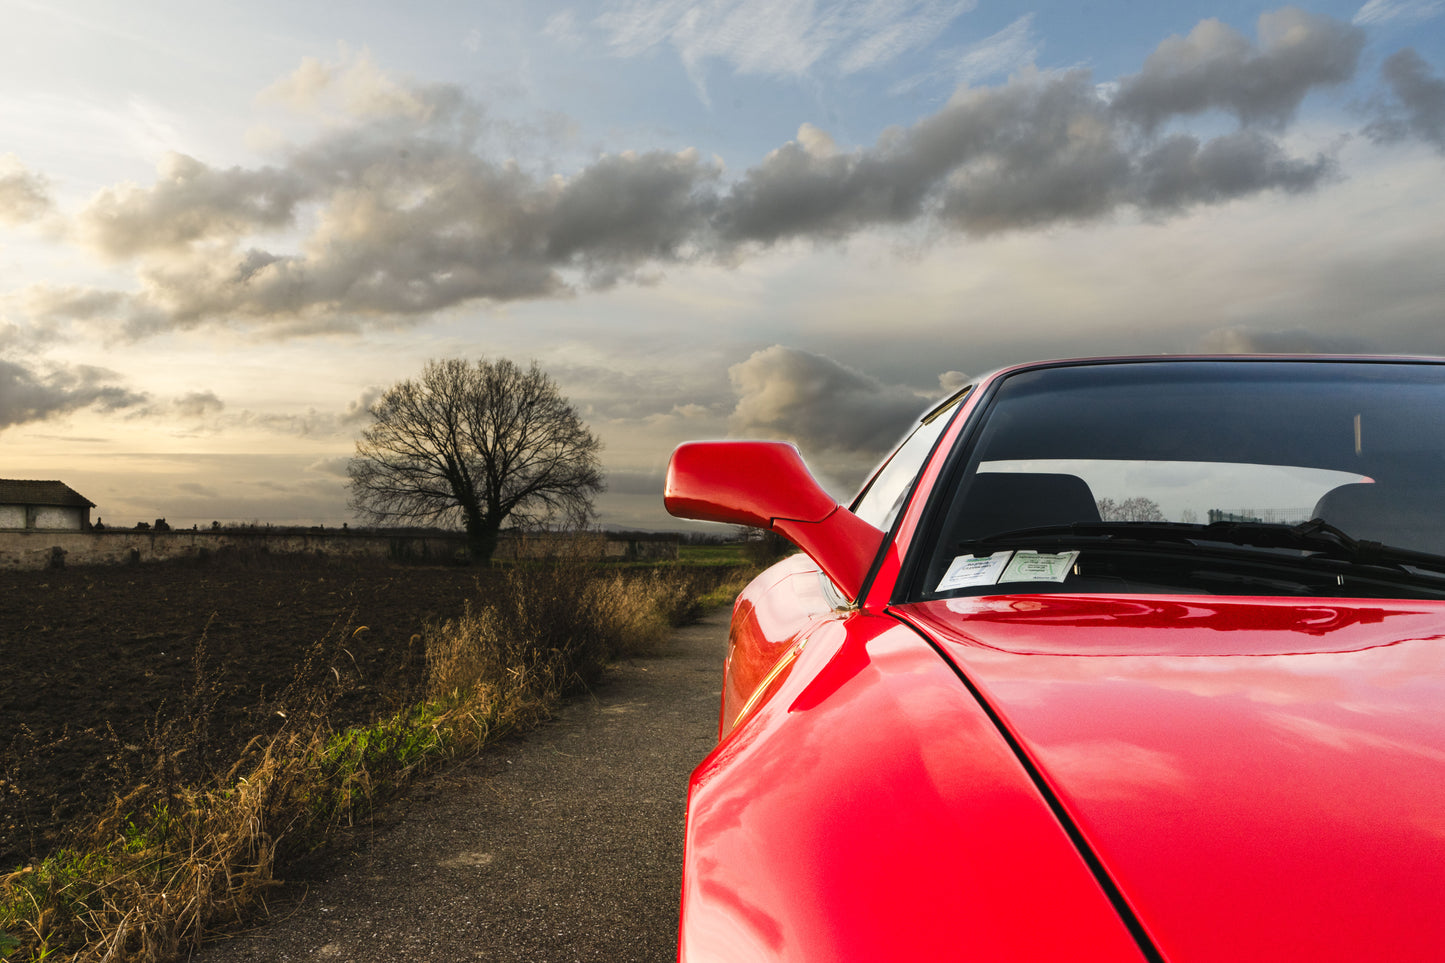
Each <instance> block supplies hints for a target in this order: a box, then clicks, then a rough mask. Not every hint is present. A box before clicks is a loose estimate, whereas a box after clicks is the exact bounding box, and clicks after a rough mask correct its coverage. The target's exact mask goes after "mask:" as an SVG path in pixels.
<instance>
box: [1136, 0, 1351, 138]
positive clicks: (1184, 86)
mask: <svg viewBox="0 0 1445 963" xmlns="http://www.w3.org/2000/svg"><path fill="white" fill-rule="evenodd" d="M1364 46H1365V32H1364V30H1362V29H1361V28H1359V27H1357V26H1354V25H1352V24H1348V23H1345V22H1343V21H1340V20H1335V19H1333V18H1331V17H1327V16H1324V15H1322V14H1316V13H1309V12H1307V11H1304V10H1300V9H1298V8H1297V7H1286V8H1284V9H1283V10H1275V11H1271V12H1268V13H1264V14H1261V15H1260V18H1259V43H1258V44H1255V43H1251V42H1250V40H1249V39H1248V38H1247V37H1245V36H1244V35H1243V34H1241V33H1239V32H1238V31H1236V30H1234V29H1233V28H1231V27H1229V26H1226V25H1225V24H1223V23H1220V22H1219V21H1218V20H1205V21H1203V22H1202V23H1200V24H1199V25H1198V26H1196V27H1195V28H1194V29H1193V30H1191V31H1190V32H1189V35H1188V36H1187V37H1177V36H1176V37H1170V38H1169V39H1167V40H1165V41H1164V42H1163V43H1161V44H1160V45H1159V46H1158V47H1157V48H1156V49H1155V50H1154V52H1153V53H1151V54H1150V55H1149V56H1148V58H1146V59H1145V61H1144V69H1143V70H1141V71H1140V72H1139V73H1137V74H1134V75H1132V76H1129V77H1125V78H1123V79H1122V80H1121V81H1120V82H1119V89H1118V92H1117V93H1116V94H1115V96H1114V100H1113V107H1114V110H1115V111H1116V112H1118V113H1119V114H1120V115H1122V116H1124V117H1127V118H1129V119H1130V120H1133V121H1135V122H1136V123H1138V124H1140V125H1141V126H1143V127H1144V128H1145V129H1146V130H1152V129H1154V128H1155V127H1156V126H1158V125H1159V124H1161V123H1163V122H1164V121H1165V120H1168V119H1169V118H1170V117H1174V116H1178V115H1187V114H1199V113H1203V112H1204V111H1207V110H1223V111H1227V112H1228V113H1231V114H1234V115H1235V116H1236V117H1238V118H1239V120H1240V121H1241V122H1242V123H1245V124H1255V123H1263V124H1269V125H1273V126H1276V127H1279V126H1283V125H1284V124H1285V123H1286V122H1287V121H1289V120H1290V119H1291V118H1292V117H1293V116H1294V112H1295V110H1296V109H1297V108H1298V107H1299V105H1300V102H1301V101H1302V100H1304V97H1305V95H1306V94H1308V93H1309V92H1310V91H1311V90H1313V89H1314V88H1316V87H1321V86H1328V85H1332V84H1340V83H1344V82H1345V81H1347V80H1349V79H1350V78H1351V77H1353V76H1354V74H1355V66H1356V64H1357V63H1358V62H1359V58H1360V51H1361V50H1362V49H1364Z"/></svg>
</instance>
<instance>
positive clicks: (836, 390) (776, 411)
mask: <svg viewBox="0 0 1445 963" xmlns="http://www.w3.org/2000/svg"><path fill="white" fill-rule="evenodd" d="M728 376H729V377H730V378H731V380H732V384H733V390H734V391H735V392H736V393H737V399H738V401H737V407H736V408H734V409H733V413H732V417H731V418H730V419H729V422H728V433H729V434H730V435H732V436H734V437H749V438H779V439H783V440H785V441H791V442H794V443H795V444H797V445H798V447H799V448H800V449H802V450H803V451H804V452H838V453H843V454H858V455H865V456H868V457H870V458H876V457H877V456H879V455H882V454H884V453H886V452H887V451H888V449H889V448H890V447H892V445H893V444H895V443H896V442H897V441H898V439H899V438H900V437H901V436H902V434H903V432H904V431H906V430H907V428H908V426H909V424H911V423H912V422H913V421H916V420H917V419H918V417H919V415H921V414H922V413H923V411H924V409H925V408H926V407H927V405H928V402H929V399H928V398H927V397H924V396H921V395H920V394H919V393H918V392H916V391H914V390H913V389H911V388H906V387H903V386H901V385H887V384H884V383H883V382H881V381H879V380H878V379H877V378H874V377H872V376H871V375H867V374H864V373H863V372H861V371H858V370H856V369H854V368H850V367H848V366H847V365H844V364H840V363H838V362H837V361H834V360H833V359H832V358H828V357H824V356H823V355H818V354H812V353H810V352H807V351H800V350H798V349H796V348H786V347H783V346H782V345H773V346H772V347H770V348H765V349H763V350H761V351H757V352H754V353H753V354H752V356H751V357H749V358H748V359H747V360H746V361H742V362H740V363H738V364H735V365H733V366H732V367H731V368H729V369H728Z"/></svg>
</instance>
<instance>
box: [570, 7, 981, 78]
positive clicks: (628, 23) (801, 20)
mask: <svg viewBox="0 0 1445 963" xmlns="http://www.w3.org/2000/svg"><path fill="white" fill-rule="evenodd" d="M975 5H976V4H975V2H974V0H833V2H821V3H820V2H816V0H704V2H702V3H691V2H681V0H624V2H621V3H616V4H614V5H613V6H612V7H611V8H610V9H608V10H607V11H605V12H604V13H602V14H601V15H600V16H598V17H597V18H596V20H595V21H594V24H595V25H596V26H597V27H599V28H600V29H601V30H602V31H603V33H604V34H605V35H606V37H607V43H608V45H609V46H610V47H611V48H612V49H613V51H614V52H615V53H616V54H618V55H619V56H624V57H633V56H638V55H640V54H643V53H646V52H648V51H650V50H652V49H654V48H656V47H660V46H664V45H666V46H670V47H672V48H673V49H674V50H676V51H677V54H678V56H679V57H680V58H681V60H682V63H683V65H684V67H686V69H687V71H688V74H689V75H690V76H691V77H692V78H693V82H694V83H695V84H696V85H697V87H698V91H699V94H700V95H701V96H702V97H703V99H704V100H706V93H705V91H704V89H703V83H702V75H703V69H704V66H705V64H706V63H707V62H709V61H719V62H722V63H724V64H726V65H727V66H729V67H731V68H732V70H734V71H735V72H737V73H740V74H761V75H767V76H775V77H799V76H803V75H805V74H808V73H809V72H811V71H813V70H815V69H817V68H821V67H825V66H826V67H828V68H832V69H835V70H836V71H837V72H838V73H840V74H851V73H856V72H858V71H862V70H868V69H872V68H876V67H880V66H882V65H884V64H888V63H891V62H893V61H894V60H897V59H898V58H900V57H902V56H903V55H905V54H908V53H912V52H914V51H917V50H920V49H923V48H924V47H927V46H928V45H929V44H931V43H932V42H933V41H934V40H935V39H936V38H937V37H938V35H939V34H940V33H942V32H943V31H944V30H945V29H946V28H947V27H948V25H949V24H950V23H952V22H953V21H954V20H956V19H957V18H958V17H960V16H962V15H963V14H964V13H966V12H968V11H969V10H972V9H973V7H974V6H975Z"/></svg>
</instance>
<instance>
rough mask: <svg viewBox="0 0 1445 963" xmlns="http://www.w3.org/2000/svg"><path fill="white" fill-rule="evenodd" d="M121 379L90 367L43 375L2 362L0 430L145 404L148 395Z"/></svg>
mask: <svg viewBox="0 0 1445 963" xmlns="http://www.w3.org/2000/svg"><path fill="white" fill-rule="evenodd" d="M118 377H119V376H118V375H117V374H116V373H115V372H113V371H107V370H106V369H104V368H95V367H91V366H89V365H75V366H72V367H52V368H51V369H49V370H48V371H46V372H44V373H41V372H38V371H36V370H33V369H31V368H28V367H26V366H24V365H21V364H19V363H18V362H14V361H7V360H5V359H3V358H0V430H4V429H5V428H9V427H12V426H14V425H22V424H26V423H28V422H35V421H45V420H46V419H49V418H54V417H57V416H60V415H65V414H69V413H71V412H73V411H79V410H80V409H82V408H97V409H99V410H101V411H116V410H118V409H121V408H130V407H134V406H137V405H142V404H144V403H145V402H146V401H147V400H148V399H147V396H146V395H144V394H140V393H138V392H135V391H131V390H130V389H128V388H124V387H121V386H120V385H118V384H116V383H115V381H116V379H117V378H118Z"/></svg>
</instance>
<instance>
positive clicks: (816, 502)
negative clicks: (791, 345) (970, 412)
mask: <svg viewBox="0 0 1445 963" xmlns="http://www.w3.org/2000/svg"><path fill="white" fill-rule="evenodd" d="M663 502H664V504H666V506H667V510H668V511H669V512H670V513H672V514H673V515H676V516H677V517H679V518H696V519H700V520H702V521H709V522H731V523H733V524H735V525H750V526H752V527H754V528H769V529H772V530H774V531H776V532H778V533H779V534H780V535H782V536H783V537H784V538H786V539H788V540H789V541H790V542H792V543H793V544H794V545H797V546H798V547H799V548H801V549H802V550H803V551H804V552H805V553H806V554H807V555H808V557H809V558H811V559H812V560H813V561H814V562H816V563H817V564H818V567H819V568H821V569H822V570H823V573H824V574H825V575H827V576H828V578H830V579H832V581H833V583H834V584H835V585H837V586H838V588H839V590H840V591H842V593H843V594H844V595H846V596H847V597H848V598H850V599H856V598H857V597H858V593H859V591H860V590H861V589H862V587H863V579H864V578H865V577H866V576H867V574H868V568H869V567H870V566H871V565H872V564H873V558H874V556H875V555H877V554H878V549H879V547H880V546H881V545H882V544H883V533H882V532H880V531H879V530H878V529H876V528H874V527H873V526H872V525H869V524H868V523H867V522H865V521H863V520H862V519H861V518H859V517H858V516H857V515H854V514H853V513H852V512H850V511H848V509H846V508H843V507H842V506H841V505H839V504H838V503H837V501H835V500H834V499H833V497H832V496H831V495H829V494H828V493H827V492H825V491H823V488H822V486H821V485H819V484H818V482H817V480H816V479H814V478H813V475H812V473H811V472H809V471H808V466H807V465H805V464H803V458H802V456H801V455H800V454H798V449H796V448H794V447H793V446H792V445H790V444H787V443H786V442H781V441H693V442H688V443H687V444H684V445H680V446H679V447H678V449H677V451H675V452H673V453H672V460H671V462H669V463H668V466H667V486H666V489H665V491H664V494H663Z"/></svg>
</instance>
